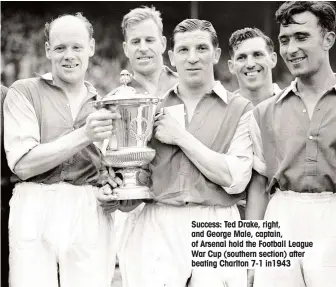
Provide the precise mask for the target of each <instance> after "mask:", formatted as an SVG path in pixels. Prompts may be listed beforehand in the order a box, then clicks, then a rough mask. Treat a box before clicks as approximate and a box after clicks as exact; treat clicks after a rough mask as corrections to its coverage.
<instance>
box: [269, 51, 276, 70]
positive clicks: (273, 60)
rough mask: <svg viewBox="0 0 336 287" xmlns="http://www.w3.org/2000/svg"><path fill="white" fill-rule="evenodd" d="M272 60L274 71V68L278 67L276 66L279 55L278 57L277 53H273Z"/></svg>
mask: <svg viewBox="0 0 336 287" xmlns="http://www.w3.org/2000/svg"><path fill="white" fill-rule="evenodd" d="M270 58H271V62H272V64H271V67H272V69H273V68H275V66H276V64H277V62H278V55H277V53H275V52H272V54H271V57H270Z"/></svg>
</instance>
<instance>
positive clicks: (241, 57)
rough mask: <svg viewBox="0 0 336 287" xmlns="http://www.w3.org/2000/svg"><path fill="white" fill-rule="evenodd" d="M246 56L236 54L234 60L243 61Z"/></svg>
mask: <svg viewBox="0 0 336 287" xmlns="http://www.w3.org/2000/svg"><path fill="white" fill-rule="evenodd" d="M245 58H246V57H245V56H244V55H238V56H237V58H236V60H237V61H243V60H244V59H245Z"/></svg>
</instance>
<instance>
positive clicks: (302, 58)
mask: <svg viewBox="0 0 336 287" xmlns="http://www.w3.org/2000/svg"><path fill="white" fill-rule="evenodd" d="M304 59H306V57H299V58H294V59H289V60H288V61H289V62H291V63H293V64H297V63H300V62H302V61H303V60H304Z"/></svg>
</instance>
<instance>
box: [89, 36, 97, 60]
mask: <svg viewBox="0 0 336 287" xmlns="http://www.w3.org/2000/svg"><path fill="white" fill-rule="evenodd" d="M95 50H96V41H95V39H93V38H92V39H91V40H90V53H89V56H90V57H92V56H93V55H94V53H95Z"/></svg>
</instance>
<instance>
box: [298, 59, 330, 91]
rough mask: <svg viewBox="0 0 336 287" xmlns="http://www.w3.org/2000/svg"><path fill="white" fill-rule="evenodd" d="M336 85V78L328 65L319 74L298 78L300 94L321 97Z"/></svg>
mask: <svg viewBox="0 0 336 287" xmlns="http://www.w3.org/2000/svg"><path fill="white" fill-rule="evenodd" d="M335 84H336V77H335V75H334V73H333V71H332V69H331V66H330V65H329V64H328V65H327V66H326V67H324V68H323V67H322V68H321V69H320V70H319V71H318V72H317V73H315V74H314V75H311V76H307V77H298V83H297V88H298V90H299V91H300V92H303V93H308V94H316V95H320V94H321V93H324V92H325V91H327V90H328V89H330V88H331V87H332V86H334V85H335Z"/></svg>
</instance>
